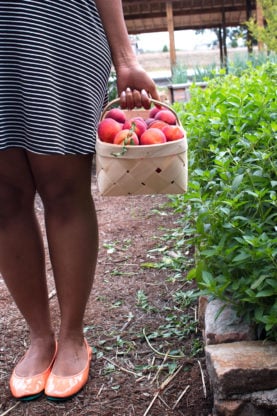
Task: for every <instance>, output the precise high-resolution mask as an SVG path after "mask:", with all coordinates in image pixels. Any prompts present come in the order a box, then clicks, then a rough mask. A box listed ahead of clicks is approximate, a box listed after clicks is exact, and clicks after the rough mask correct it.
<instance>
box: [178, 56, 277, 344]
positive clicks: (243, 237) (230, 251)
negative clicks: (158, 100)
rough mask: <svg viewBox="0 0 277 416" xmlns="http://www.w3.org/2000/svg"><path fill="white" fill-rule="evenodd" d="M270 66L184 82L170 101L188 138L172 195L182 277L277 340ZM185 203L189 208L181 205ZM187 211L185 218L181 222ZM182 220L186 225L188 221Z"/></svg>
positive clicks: (276, 184) (273, 72)
mask: <svg viewBox="0 0 277 416" xmlns="http://www.w3.org/2000/svg"><path fill="white" fill-rule="evenodd" d="M276 80H277V65H276V64H273V63H267V64H265V65H263V66H261V67H260V68H256V69H254V68H251V67H250V68H248V69H247V70H246V71H245V72H244V73H243V74H242V75H241V76H240V77H237V76H235V75H231V74H230V75H227V76H225V77H222V78H218V79H216V80H214V81H210V83H209V85H208V88H207V89H206V90H201V89H199V88H196V87H194V88H192V90H191V100H190V101H189V102H188V103H186V104H180V103H176V104H175V105H174V107H175V110H176V111H177V112H178V114H179V116H180V119H181V121H182V123H183V126H184V128H185V129H186V130H187V134H188V140H189V161H190V162H189V163H190V166H189V171H190V184H189V192H188V193H187V194H186V195H180V196H176V197H172V204H173V206H175V207H176V209H177V210H178V211H179V212H181V213H182V220H181V222H182V226H183V229H184V233H185V234H187V235H189V236H190V240H189V241H190V242H193V244H194V246H195V252H196V264H195V267H194V269H193V270H191V271H190V273H189V278H193V279H195V280H196V281H197V282H198V285H199V288H200V289H201V290H203V291H204V293H207V294H210V295H213V296H214V297H217V298H220V299H223V300H226V301H228V302H231V303H232V304H233V305H234V307H235V309H236V310H237V312H238V313H239V314H240V315H243V316H245V317H246V318H247V319H248V320H249V322H252V323H254V324H255V325H256V328H257V335H258V337H264V336H266V337H267V338H269V339H274V340H277V233H276V231H277V137H276V131H277V106H276ZM188 206H189V208H190V209H189V210H188ZM188 217H189V221H188ZM188 224H189V225H188Z"/></svg>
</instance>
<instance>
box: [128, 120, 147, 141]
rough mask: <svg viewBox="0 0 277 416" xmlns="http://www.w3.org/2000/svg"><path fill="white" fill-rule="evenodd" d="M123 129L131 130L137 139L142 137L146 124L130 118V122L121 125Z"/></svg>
mask: <svg viewBox="0 0 277 416" xmlns="http://www.w3.org/2000/svg"><path fill="white" fill-rule="evenodd" d="M123 129H129V130H133V131H134V132H135V133H136V134H137V136H138V137H140V136H141V135H142V133H144V132H145V130H146V129H147V124H146V123H145V121H144V120H143V119H140V118H131V119H130V120H126V121H125V123H124V124H123Z"/></svg>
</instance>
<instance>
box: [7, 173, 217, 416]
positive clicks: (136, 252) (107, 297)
mask: <svg viewBox="0 0 277 416" xmlns="http://www.w3.org/2000/svg"><path fill="white" fill-rule="evenodd" d="M92 193H93V195H94V200H95V204H96V209H97V212H98V219H99V230H100V245H99V248H100V251H99V261H98V267H97V271H96V276H95V282H94V287H93V291H92V293H91V295H90V299H89V303H88V307H87V311H86V316H85V336H86V338H87V340H88V342H89V344H90V345H91V346H92V347H93V350H94V355H93V360H92V363H91V371H90V376H89V381H88V383H87V385H86V386H85V388H84V389H83V390H82V391H81V392H80V394H78V395H77V396H76V397H74V398H73V399H71V400H69V401H67V402H63V403H52V402H49V401H47V400H46V399H45V397H41V398H40V399H38V400H36V401H34V402H29V403H22V402H18V401H16V400H15V399H13V398H12V396H11V394H10V391H9V388H8V380H9V377H10V374H11V371H12V368H13V366H14V365H15V364H16V363H17V362H18V360H19V359H20V357H21V356H22V355H23V354H24V351H25V350H26V348H27V346H28V331H27V328H26V326H25V323H24V320H23V319H22V317H21V315H20V314H19V312H18V311H17V309H16V307H15V306H14V304H13V302H12V299H11V297H10V295H9V293H8V291H7V289H6V287H5V284H4V282H3V280H2V279H1V278H0V307H1V310H2V313H1V317H0V398H1V401H0V402H1V404H0V416H2V415H10V416H21V415H25V416H32V415H47V416H51V415H53V416H65V415H68V416H69V415H74V416H77V415H91V416H173V415H174V416H179V415H180V416H181V415H186V416H208V415H210V414H211V413H212V395H211V392H210V388H209V381H208V376H207V373H206V368H205V357H204V352H203V348H201V345H202V336H201V331H200V329H199V327H198V323H197V299H194V300H193V301H190V302H187V306H186V305H185V306H184V304H182V306H180V305H179V307H177V306H176V293H180V294H182V293H184V291H186V290H187V291H192V292H193V290H194V284H193V282H186V280H185V276H179V277H178V278H176V277H174V276H173V273H172V272H171V271H170V270H169V269H167V268H163V267H158V268H157V267H156V268H155V267H149V264H150V263H153V264H155V263H159V262H161V259H162V256H163V251H162V250H156V249H157V248H158V247H161V245H165V243H164V242H163V236H164V235H165V234H168V233H170V232H172V230H175V229H176V219H177V215H176V214H173V213H172V212H171V211H170V210H169V208H168V207H166V206H165V203H166V202H167V197H166V196H163V195H158V196H137V197H116V198H112V197H111V198H108V197H101V196H100V195H99V194H98V192H97V188H96V184H95V178H94V177H93V183H92ZM36 212H37V215H38V218H39V221H40V223H41V226H42V229H43V232H44V222H43V207H42V205H41V202H40V200H39V199H37V203H36ZM44 235H45V233H44ZM168 249H170V248H168ZM46 254H47V273H48V283H49V299H50V304H51V310H52V317H53V324H54V328H55V329H56V330H57V328H58V325H59V310H58V305H57V297H56V292H55V288H54V284H53V278H52V269H51V264H50V262H49V258H48V253H47V250H46ZM187 255H188V257H189V256H191V254H190V253H187ZM143 265H148V266H147V267H143ZM192 292H191V293H192ZM174 296H175V298H174ZM174 299H175V300H174Z"/></svg>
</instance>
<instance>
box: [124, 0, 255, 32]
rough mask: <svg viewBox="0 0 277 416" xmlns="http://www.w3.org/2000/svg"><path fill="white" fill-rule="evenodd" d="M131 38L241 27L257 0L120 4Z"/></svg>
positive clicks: (135, 0) (137, 0)
mask: <svg viewBox="0 0 277 416" xmlns="http://www.w3.org/2000/svg"><path fill="white" fill-rule="evenodd" d="M122 4H123V11H124V16H125V20H126V24H127V28H128V32H129V33H130V34H139V33H150V32H162V31H167V30H168V15H169V12H170V10H172V18H173V26H174V30H184V29H193V30H196V29H204V28H217V27H220V26H223V25H224V26H226V27H227V26H239V25H242V24H243V23H244V22H245V21H246V20H248V19H249V17H250V16H251V15H252V13H253V11H255V10H256V0H183V1H177V0H176V1H175V0H122Z"/></svg>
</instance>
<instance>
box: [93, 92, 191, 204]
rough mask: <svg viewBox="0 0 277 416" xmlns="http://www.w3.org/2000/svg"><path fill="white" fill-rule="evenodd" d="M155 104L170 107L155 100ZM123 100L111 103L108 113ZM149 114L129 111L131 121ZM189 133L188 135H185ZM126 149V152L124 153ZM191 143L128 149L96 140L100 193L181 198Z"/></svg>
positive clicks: (186, 177)
mask: <svg viewBox="0 0 277 416" xmlns="http://www.w3.org/2000/svg"><path fill="white" fill-rule="evenodd" d="M151 101H152V102H153V103H154V104H158V105H161V106H163V107H168V109H170V110H171V111H172V112H173V113H174V114H175V116H176V118H177V124H178V125H179V126H181V123H180V121H179V119H178V116H177V114H176V113H175V111H174V110H173V109H172V108H170V107H169V106H167V104H165V103H162V102H159V101H156V100H151ZM118 102H119V99H116V100H113V101H111V102H110V103H109V104H108V105H107V106H106V108H105V109H104V111H103V113H102V119H103V118H104V117H105V113H106V112H107V111H108V110H109V109H110V108H111V107H112V106H113V105H114V104H116V103H118ZM148 114H149V110H144V109H142V110H141V109H140V110H131V111H130V110H129V111H126V116H127V119H129V118H132V117H135V116H141V117H143V118H144V119H146V118H148ZM184 133H185V132H184ZM123 149H124V151H122V150H123ZM187 149H188V146H187V139H186V134H185V135H184V138H183V139H180V140H176V141H172V142H167V143H162V144H151V145H137V146H132V145H128V146H124V148H123V147H120V146H119V145H114V144H109V143H105V142H102V141H100V139H99V138H98V137H97V140H96V176H97V185H98V189H99V193H100V194H101V195H104V196H122V195H142V194H180V193H184V192H186V190H187V182H188V169H187Z"/></svg>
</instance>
